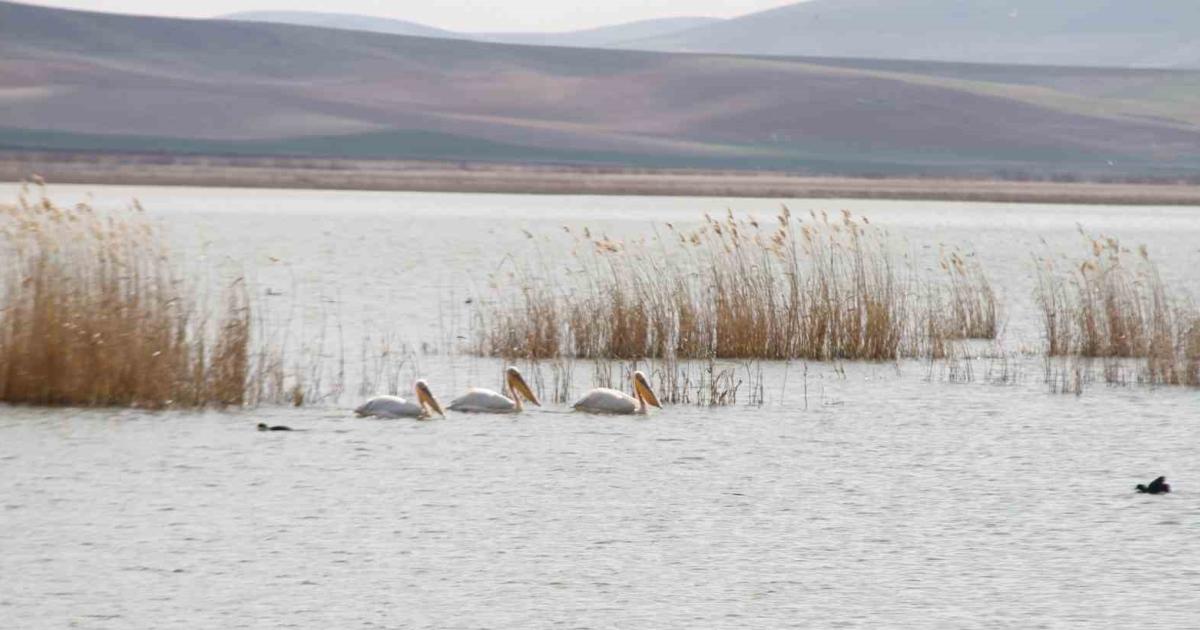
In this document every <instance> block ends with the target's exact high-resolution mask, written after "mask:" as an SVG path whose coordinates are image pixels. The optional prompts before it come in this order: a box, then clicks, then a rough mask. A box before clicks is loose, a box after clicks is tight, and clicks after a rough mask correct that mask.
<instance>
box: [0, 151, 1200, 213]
mask: <svg viewBox="0 0 1200 630" xmlns="http://www.w3.org/2000/svg"><path fill="white" fill-rule="evenodd" d="M35 174H36V175H41V176H43V177H45V178H46V179H48V180H50V181H54V182H58V183H76V184H121V185H162V186H231V187H251V188H311V189H337V190H411V191H431V192H487V193H521V194H594V195H668V196H710V197H777V198H806V199H822V198H843V199H852V198H857V199H923V200H945V201H995V202H1014V203H1015V202H1029V203H1072V204H1127V205H1133V204H1150V205H1170V204H1179V205H1200V185H1197V184H1200V181H1197V180H1194V179H1193V180H1191V181H1189V182H1183V181H1166V180H1164V181H1146V182H1137V181H1115V180H1114V181H1108V182H1102V181H1079V180H1064V179H1060V180H1058V181H1034V180H1030V179H1029V178H1022V179H1020V180H1016V179H1014V180H999V179H948V178H936V177H929V178H922V177H911V178H896V177H828V176H816V175H804V174H797V173H787V172H772V171H701V170H678V169H677V170H671V169H622V168H604V167H590V168H589V167H570V166H554V165H540V166H539V165H530V164H525V165H522V164H500V163H468V162H458V163H439V162H404V161H390V160H350V159H303V158H254V157H242V158H238V157H222V156H187V155H157V154H154V155H151V154H147V155H137V154H91V153H77V154H70V153H49V152H46V153H34V152H11V151H10V152H0V180H6V181H14V182H15V181H21V180H23V179H25V178H27V177H30V176H32V175H35Z"/></svg>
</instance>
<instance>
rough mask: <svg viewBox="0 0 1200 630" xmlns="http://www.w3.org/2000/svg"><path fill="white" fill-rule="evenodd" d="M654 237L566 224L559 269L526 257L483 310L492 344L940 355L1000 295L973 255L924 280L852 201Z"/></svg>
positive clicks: (644, 354) (855, 356) (707, 354)
mask: <svg viewBox="0 0 1200 630" xmlns="http://www.w3.org/2000/svg"><path fill="white" fill-rule="evenodd" d="M664 230H665V236H659V237H657V238H655V239H653V240H651V241H639V242H632V243H627V242H619V241H614V240H612V239H608V238H606V237H603V236H600V237H594V236H593V235H592V234H591V233H590V232H589V231H588V230H586V229H585V230H583V231H582V232H581V233H579V234H574V235H573V236H574V238H575V245H576V247H575V253H574V258H573V259H572V260H571V261H569V263H568V267H569V269H568V277H569V278H570V280H569V281H567V282H552V281H548V278H549V276H550V275H551V274H550V273H548V270H546V269H542V270H540V272H539V271H537V270H532V269H530V268H528V267H524V268H522V269H521V270H520V271H519V272H517V273H514V274H513V276H512V277H511V278H508V279H507V281H506V282H502V283H494V284H496V285H502V286H509V287H516V290H515V292H514V293H513V294H510V295H504V294H501V295H499V296H498V298H497V299H496V300H495V301H493V302H492V303H491V305H490V306H491V308H489V309H486V310H485V311H484V312H482V313H481V314H480V318H481V322H480V325H478V326H477V327H476V330H477V331H478V334H477V336H476V346H475V350H476V351H477V352H478V353H479V354H482V355H486V356H501V357H521V358H527V359H546V358H557V357H578V358H591V359H623V360H636V359H643V358H653V359H665V360H712V359H775V360H786V359H810V360H831V359H850V360H868V361H882V360H895V359H897V358H901V357H911V356H933V357H941V356H945V355H946V354H947V353H948V352H949V350H948V349H949V347H950V346H951V345H952V344H953V343H954V342H955V341H956V340H959V339H964V338H969V337H983V338H994V337H995V335H996V331H997V323H996V322H997V316H996V298H995V294H994V292H993V291H992V289H991V285H990V283H989V282H988V279H987V277H986V275H985V274H984V273H983V270H982V269H981V268H980V266H979V265H978V264H977V263H974V262H971V261H969V257H967V256H964V255H962V254H960V253H958V252H952V253H950V254H948V255H946V256H944V257H943V264H942V269H943V271H944V276H943V277H939V278H934V279H933V280H932V281H926V280H923V279H921V278H920V277H919V276H918V274H917V273H916V272H915V271H914V270H913V268H912V266H911V264H908V263H907V262H904V263H903V264H902V263H901V262H900V261H902V260H904V261H906V260H907V259H902V258H901V257H899V256H897V255H896V254H895V253H893V251H892V248H891V245H890V244H889V239H888V236H887V234H886V233H884V232H883V231H881V230H877V229H875V228H874V227H873V226H871V224H870V222H869V221H868V220H867V219H866V218H856V217H854V216H852V215H850V214H849V213H846V212H844V213H842V214H841V216H840V217H837V218H832V219H831V218H830V217H829V216H828V215H826V214H824V213H821V214H816V213H810V215H809V218H808V220H806V221H805V220H800V219H797V218H795V217H793V215H792V214H791V212H790V211H788V210H787V209H786V208H784V209H783V210H782V211H781V212H780V213H779V215H778V216H777V217H775V220H774V221H773V222H772V223H770V224H767V225H761V224H760V223H759V222H758V221H756V220H754V219H752V218H745V219H738V218H736V217H735V216H734V215H733V214H732V213H729V214H728V215H727V216H726V217H724V218H723V219H715V218H712V217H708V216H706V217H705V221H704V224H703V225H702V226H701V227H699V228H698V229H695V230H691V231H680V230H676V229H675V228H674V226H672V225H671V224H666V225H665V226H664Z"/></svg>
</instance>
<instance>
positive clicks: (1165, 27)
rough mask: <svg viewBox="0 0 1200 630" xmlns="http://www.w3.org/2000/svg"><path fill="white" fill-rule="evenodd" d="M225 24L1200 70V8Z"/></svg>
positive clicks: (998, 2) (998, 6) (930, 0)
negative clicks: (529, 24)
mask: <svg viewBox="0 0 1200 630" xmlns="http://www.w3.org/2000/svg"><path fill="white" fill-rule="evenodd" d="M227 17H230V18H236V19H254V20H257V21H270V22H279V23H289V24H303V25H307V26H323V27H330V28H343V29H354V30H365V31H375V32H384V33H392V34H398V35H418V36H422V37H446V38H456V39H477V40H484V41H496V42H503V43H512V44H532V45H542V46H574V47H581V48H620V49H628V50H654V51H661V52H693V53H696V52H699V53H725V54H736V55H777V56H808V57H811V56H818V57H843V58H855V59H900V60H914V61H946V62H964V63H994V64H1030V65H1062V66H1093V67H1117V68H1200V1H1196V0H1137V1H1136V2H1135V1H1133V0H809V1H807V2H800V3H796V4H791V5H786V6H783V7H778V8H775V9H770V10H766V11H760V12H757V13H751V14H748V15H744V16H741V17H738V18H734V19H729V20H721V19H715V18H700V17H679V18H666V19H658V20H643V21H639V22H631V23H628V24H618V25H613V26H607V27H602V28H597V29H588V30H582V31H575V32H569V33H456V32H451V31H445V30H441V29H434V28H431V27H427V26H423V25H419V24H415V23H412V22H404V21H399V20H387V19H382V18H372V17H365V16H351V15H338V14H324V13H303V12H273V13H262V12H259V13H253V14H244V13H243V14H234V15H232V16H227Z"/></svg>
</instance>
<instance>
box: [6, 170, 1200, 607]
mask: <svg viewBox="0 0 1200 630" xmlns="http://www.w3.org/2000/svg"><path fill="white" fill-rule="evenodd" d="M51 192H52V197H53V198H54V199H56V200H58V201H60V202H63V203H67V202H74V201H77V200H80V199H83V198H84V197H85V195H87V194H88V193H89V192H90V193H91V195H92V201H93V202H94V203H95V204H96V205H98V206H102V207H112V206H119V205H121V204H124V203H126V202H127V201H128V200H129V199H130V198H133V197H136V198H138V199H140V200H141V203H142V205H143V206H145V207H146V209H147V212H149V213H150V214H151V215H152V216H154V217H155V218H158V219H161V221H162V222H163V224H164V226H166V227H167V229H169V230H170V232H171V234H172V237H173V238H174V239H175V240H176V243H177V249H178V251H181V252H184V253H185V254H186V256H187V259H188V260H187V264H188V265H189V267H190V268H192V269H194V270H196V271H197V272H198V273H202V274H208V275H210V276H211V277H213V278H214V282H216V283H220V282H223V281H224V280H225V279H227V278H228V277H229V276H230V275H235V274H245V275H247V276H248V277H249V278H250V279H251V284H252V286H253V287H254V288H255V291H258V292H261V293H262V300H264V301H265V302H266V304H267V305H268V306H270V308H271V309H272V313H273V314H274V316H279V317H285V318H290V319H286V321H289V322H292V323H293V325H295V326H297V327H298V330H300V333H299V334H300V335H301V336H303V335H304V334H305V332H304V331H310V332H312V331H316V330H322V331H328V330H330V326H329V322H336V323H337V324H338V326H337V330H338V331H339V332H338V333H337V334H338V335H340V337H341V342H340V343H336V344H335V343H334V342H333V341H332V340H331V341H330V342H329V343H328V344H327V345H325V346H322V347H321V349H319V350H315V352H322V353H327V354H329V355H330V356H331V357H335V356H336V354H337V353H338V352H339V350H335V348H336V347H339V346H340V347H348V348H350V350H348V351H345V352H347V353H348V354H349V355H350V357H349V358H348V359H347V361H348V362H349V363H351V364H357V363H359V360H358V359H357V358H355V357H354V353H355V352H356V350H355V349H354V348H355V346H357V345H359V343H360V342H359V341H358V340H360V339H364V338H366V337H370V338H377V337H379V336H381V335H394V336H395V338H396V339H398V340H400V341H402V342H404V343H406V344H408V345H409V346H410V347H412V348H414V349H416V350H415V351H414V354H413V356H412V357H410V358H409V359H408V362H407V363H406V364H405V365H403V366H401V367H400V368H398V369H400V370H401V374H402V375H403V376H402V377H401V379H402V381H403V387H402V389H404V390H407V387H408V384H409V383H410V382H411V379H412V378H413V377H414V376H415V375H418V374H419V375H421V376H424V377H426V378H428V379H429V381H430V383H431V385H432V386H433V389H434V392H435V393H437V394H438V396H439V397H440V398H442V399H443V401H446V400H449V399H450V398H452V397H453V396H454V395H455V394H456V393H458V392H459V391H461V390H463V389H465V388H466V387H468V386H476V385H478V386H487V387H493V388H495V387H498V386H499V371H500V368H501V367H502V366H501V364H499V363H498V362H496V361H492V360H487V359H477V358H473V357H470V356H467V355H465V354H463V353H462V352H461V349H462V346H463V345H464V343H465V341H464V339H462V338H469V337H470V335H471V332H472V328H471V327H472V323H471V319H472V315H471V313H472V311H471V310H470V309H471V308H473V306H472V305H471V304H467V302H466V301H467V300H468V299H471V300H472V304H475V303H476V301H477V300H479V299H480V298H481V297H483V296H485V295H486V294H487V293H488V291H489V288H488V284H489V282H490V281H495V282H501V283H502V282H503V281H504V278H505V273H506V272H507V271H508V270H510V269H511V267H512V265H513V264H514V258H513V256H515V257H516V258H522V257H525V258H529V257H541V259H544V260H546V261H549V266H553V264H554V263H555V262H556V261H558V260H560V259H561V258H562V257H563V256H564V255H566V253H567V251H568V250H569V243H568V242H567V240H568V239H564V237H563V231H562V227H563V226H567V227H570V228H572V229H573V230H578V229H580V228H582V227H583V226H589V227H590V228H591V229H592V230H593V231H594V232H596V233H603V234H608V235H610V236H613V237H615V238H629V237H637V236H642V235H653V234H654V230H655V229H656V226H658V229H661V226H662V224H663V223H664V222H672V223H674V224H675V225H676V226H686V225H688V224H695V223H698V221H699V220H700V218H701V217H702V214H703V213H704V212H709V213H712V214H718V213H724V212H725V210H726V208H732V209H734V210H735V211H738V212H750V213H754V214H755V215H757V216H758V217H760V218H763V219H768V218H770V217H771V216H773V215H774V213H775V212H777V211H778V208H779V206H780V203H781V202H780V201H778V200H753V199H737V200H721V199H699V198H621V197H558V196H542V197H537V196H504V195H447V194H419V193H353V192H313V191H272V190H223V189H213V190H204V189H185V188H179V189H172V188H145V187H139V188H120V187H96V186H91V187H73V186H58V187H54V188H53V189H52V191H51ZM14 194H15V187H0V195H2V197H0V198H4V199H8V198H11V197H12V196H13V195H14ZM786 203H787V204H788V205H789V207H791V208H792V210H793V211H795V212H797V213H801V212H807V211H808V210H810V209H814V210H820V209H827V210H829V211H838V210H841V209H848V210H850V211H852V212H854V213H855V214H863V215H866V216H868V217H870V219H871V222H872V223H873V224H876V225H880V226H883V227H884V228H886V229H887V230H888V231H889V232H890V233H891V234H892V235H893V236H894V237H895V238H896V239H897V240H898V242H900V243H901V248H902V249H903V250H904V251H905V252H908V253H909V254H910V255H911V256H912V257H913V258H914V260H915V261H916V262H915V264H916V265H918V266H932V265H933V264H935V262H936V256H937V248H938V245H939V244H940V243H945V244H949V245H959V246H966V247H968V248H970V249H973V250H974V251H975V252H977V255H978V257H979V259H980V260H981V261H982V263H983V264H984V267H985V268H986V269H987V270H988V272H989V275H990V276H991V278H992V281H993V283H994V284H995V285H996V286H997V289H998V291H999V293H1000V298H1001V302H1002V304H1003V307H1004V315H1005V318H1004V319H1005V329H1004V334H1003V336H1002V338H1001V340H1000V341H999V346H1000V347H1003V348H1005V349H1007V350H1008V351H1011V352H1012V353H1014V354H1013V356H1012V357H1010V358H1008V359H1005V360H1004V361H1003V362H1000V363H998V362H997V361H996V360H994V359H979V360H977V361H974V362H971V363H970V364H969V365H970V367H971V368H972V370H973V372H972V377H971V378H961V370H962V369H963V367H964V366H963V365H962V364H957V365H953V364H942V363H938V364H932V365H931V364H928V363H926V362H922V361H903V362H900V363H899V364H859V363H843V364H837V365H834V364H821V363H808V364H804V363H801V362H794V363H792V364H790V365H785V364H767V365H764V366H762V377H761V379H762V385H763V398H764V404H763V405H761V406H758V405H755V406H750V405H745V404H740V405H737V406H730V407H718V408H703V407H695V406H690V405H675V406H667V407H666V408H664V409H662V410H661V411H655V412H654V413H652V414H651V415H650V416H649V417H647V418H640V419H631V418H601V417H590V416H580V415H574V414H569V413H563V411H564V409H565V407H566V406H565V405H562V404H555V403H551V402H549V401H547V402H546V405H545V406H544V407H543V408H542V409H536V410H533V411H531V412H528V413H526V414H523V415H521V416H519V417H481V416H462V415H451V416H450V417H448V418H447V419H445V420H435V421H430V422H414V421H390V422H384V421H366V420H357V419H354V418H352V417H351V415H350V414H349V412H348V409H350V408H352V407H353V406H354V405H355V404H357V402H358V401H359V399H360V396H359V395H358V392H357V391H356V390H355V389H354V387H353V386H349V389H348V391H346V392H345V393H343V394H342V396H341V397H340V398H337V399H334V398H332V397H331V398H329V399H328V400H325V401H322V403H321V404H317V405H313V406H309V407H304V408H300V409H294V408H290V407H265V408H260V409H256V410H245V411H238V412H233V413H217V412H205V413H183V412H168V413H157V414H155V413H145V412H136V411H109V410H63V409H55V410H44V409H26V408H0V572H2V579H0V626H2V627H14V628H62V627H82V628H145V627H156V628H161V627H186V628H197V627H221V628H227V627H228V628H243V627H247V628H267V627H271V628H273V627H300V628H311V627H381V628H420V627H430V628H506V627H525V628H548V627H564V628H631V627H639V628H663V627H722V628H735V627H746V628H762V627H863V628H879V627H921V628H1004V627H1022V628H1027V627H1048V628H1050V627H1052V628H1059V627H1081V628H1083V627H1086V628H1094V627H1155V628H1194V627H1196V626H1197V625H1198V624H1200V598H1198V597H1197V596H1196V594H1195V593H1196V590H1197V587H1198V586H1200V545H1197V544H1195V540H1196V539H1197V534H1200V500H1197V498H1198V497H1200V490H1198V489H1200V470H1198V465H1197V461H1200V458H1197V452H1196V449H1197V445H1198V444H1200V392H1198V391H1195V390H1186V389H1175V388H1160V389H1150V388H1145V387H1136V386H1130V387H1106V386H1105V385H1104V384H1103V383H1096V384H1093V385H1091V386H1089V387H1088V388H1086V389H1085V391H1084V393H1083V394H1082V395H1081V396H1075V395H1062V394H1056V393H1051V391H1050V388H1049V387H1048V386H1047V385H1046V383H1045V382H1044V365H1043V362H1042V360H1041V359H1040V358H1039V357H1037V356H1034V355H1029V356H1024V355H1020V354H1017V352H1018V351H1019V350H1022V349H1036V348H1038V347H1040V344H1041V340H1040V337H1039V334H1040V333H1039V327H1038V323H1037V320H1036V318H1035V317H1036V314H1035V313H1034V311H1033V299H1032V289H1033V286H1034V282H1035V277H1034V275H1033V269H1034V267H1033V265H1034V256H1035V255H1046V254H1052V255H1057V254H1066V255H1068V256H1069V257H1071V258H1079V257H1081V256H1083V255H1085V253H1086V250H1085V249H1084V246H1083V239H1082V237H1081V236H1080V235H1079V232H1078V230H1079V227H1080V226H1082V228H1083V229H1084V230H1085V231H1087V232H1088V233H1091V234H1105V235H1113V236H1117V237H1119V238H1121V239H1122V242H1123V243H1126V244H1128V245H1130V246H1136V245H1137V244H1142V243H1144V244H1147V245H1148V246H1149V248H1150V251H1151V254H1152V255H1153V257H1154V258H1155V260H1157V261H1158V263H1159V265H1160V269H1161V271H1162V273H1163V276H1164V278H1165V279H1166V280H1167V282H1168V284H1169V285H1170V286H1172V287H1173V288H1174V289H1176V290H1178V291H1179V292H1181V293H1184V294H1190V295H1191V296H1200V274H1196V273H1195V271H1194V270H1195V269H1197V268H1200V208H1145V207H1138V208H1123V207H1093V206H1078V207H1076V206H1034V205H1005V204H966V203H930V202H911V201H905V202H881V201H861V200H848V201H828V200H821V201H805V200H791V201H788V202H786ZM526 232H527V233H526ZM510 254H512V255H513V256H510ZM489 276H493V277H492V278H489ZM268 290H269V291H270V292H271V293H272V295H266V293H267V291H268ZM275 294H279V295H275ZM326 334H327V335H328V334H330V333H328V332H326ZM347 340H348V341H347ZM422 347H423V350H424V351H422ZM727 367H729V368H730V369H735V370H740V371H739V374H740V375H741V376H742V377H743V378H745V379H747V380H749V379H750V378H751V377H752V374H751V373H750V368H749V367H747V366H742V365H738V364H729V365H728V366H727ZM591 370H592V367H591V364H590V363H589V362H579V363H577V364H576V365H575V366H574V371H573V374H572V376H573V380H574V383H573V386H572V387H573V391H574V392H576V393H578V392H581V391H583V390H584V389H586V388H587V387H589V386H590V384H591V382H592V372H591ZM956 370H957V371H956ZM1002 370H1007V373H1006V374H1001V371H1002ZM351 371H353V368H352V369H351ZM259 421H265V422H269V423H276V424H280V423H283V424H288V425H290V426H292V427H295V428H298V429H304V430H303V431H296V432H292V433H259V432H257V431H255V430H254V424H255V423H256V422H259ZM1160 474H1165V475H1167V476H1168V478H1169V479H1170V481H1171V482H1172V484H1173V485H1174V486H1175V490H1176V491H1175V492H1174V493H1172V494H1171V495H1169V496H1164V497H1149V496H1145V495H1138V494H1136V493H1134V492H1133V485H1134V484H1136V483H1139V482H1146V481H1149V480H1150V479H1151V478H1153V477H1155V476H1157V475H1160Z"/></svg>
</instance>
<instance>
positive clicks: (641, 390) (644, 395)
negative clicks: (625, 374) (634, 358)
mask: <svg viewBox="0 0 1200 630" xmlns="http://www.w3.org/2000/svg"><path fill="white" fill-rule="evenodd" d="M633 391H634V393H635V394H637V398H638V400H641V401H644V402H646V403H647V404H650V405H654V406H655V407H658V408H659V409H662V405H661V404H659V402H658V396H655V395H654V390H652V389H650V381H649V380H647V379H646V375H645V374H642V372H641V371H640V370H639V371H637V372H634V373H633Z"/></svg>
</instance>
